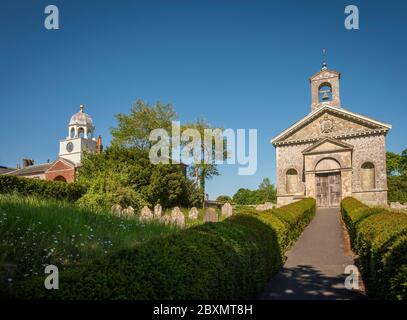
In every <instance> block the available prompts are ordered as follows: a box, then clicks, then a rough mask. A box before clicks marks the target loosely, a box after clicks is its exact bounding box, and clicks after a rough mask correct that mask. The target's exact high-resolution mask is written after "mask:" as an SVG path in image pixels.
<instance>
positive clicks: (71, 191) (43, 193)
mask: <svg viewBox="0 0 407 320" xmlns="http://www.w3.org/2000/svg"><path fill="white" fill-rule="evenodd" d="M10 193H18V194H21V195H24V196H38V197H40V198H47V199H51V198H52V199H59V200H68V201H76V200H78V199H79V198H80V197H81V196H82V194H83V193H84V188H83V187H82V186H80V185H78V184H76V183H66V182H61V181H45V180H36V179H29V178H22V177H16V176H10V175H0V194H10Z"/></svg>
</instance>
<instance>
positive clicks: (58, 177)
mask: <svg viewBox="0 0 407 320" xmlns="http://www.w3.org/2000/svg"><path fill="white" fill-rule="evenodd" d="M54 181H62V182H66V179H65V177H63V176H57V177H55V179H54Z"/></svg>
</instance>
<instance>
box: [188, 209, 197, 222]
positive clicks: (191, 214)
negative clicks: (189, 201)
mask: <svg viewBox="0 0 407 320" xmlns="http://www.w3.org/2000/svg"><path fill="white" fill-rule="evenodd" d="M188 218H189V219H191V220H196V219H198V209H197V208H196V207H192V208H191V210H189V213H188Z"/></svg>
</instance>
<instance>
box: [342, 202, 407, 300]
mask: <svg viewBox="0 0 407 320" xmlns="http://www.w3.org/2000/svg"><path fill="white" fill-rule="evenodd" d="M341 211H342V216H343V219H344V221H345V224H346V226H347V228H348V230H349V233H350V234H351V242H352V247H353V248H354V249H355V250H356V252H357V253H358V254H359V256H360V268H361V271H362V274H363V277H364V279H365V283H366V287H367V289H368V292H369V294H370V295H371V296H373V297H377V298H386V299H404V298H406V297H407V296H406V292H405V291H406V288H407V282H406V278H407V273H406V271H407V261H406V260H407V250H406V235H407V215H406V214H404V213H398V212H393V211H389V210H386V209H383V208H370V207H368V206H366V205H364V204H362V203H361V202H359V201H358V200H356V199H351V198H346V199H344V200H343V201H342V204H341ZM403 279H404V280H403ZM400 281H401V282H400Z"/></svg>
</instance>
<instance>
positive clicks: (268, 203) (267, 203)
mask: <svg viewBox="0 0 407 320" xmlns="http://www.w3.org/2000/svg"><path fill="white" fill-rule="evenodd" d="M264 208H265V209H266V210H270V209H273V208H274V204H273V203H272V202H265V203H264Z"/></svg>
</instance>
